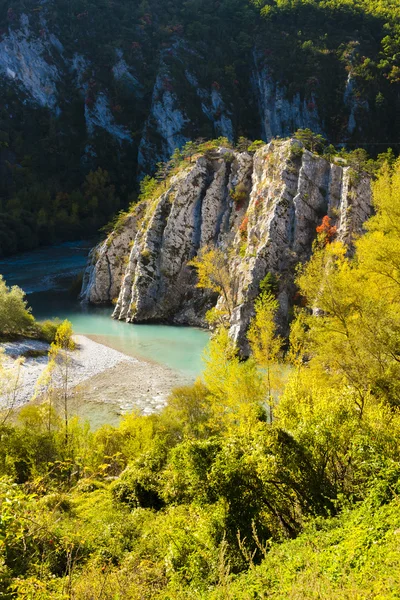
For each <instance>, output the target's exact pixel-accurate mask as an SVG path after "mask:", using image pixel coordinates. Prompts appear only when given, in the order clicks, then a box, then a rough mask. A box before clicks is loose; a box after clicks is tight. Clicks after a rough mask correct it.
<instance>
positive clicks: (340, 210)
mask: <svg viewBox="0 0 400 600" xmlns="http://www.w3.org/2000/svg"><path fill="white" fill-rule="evenodd" d="M238 186H240V187H239V189H241V190H242V191H244V192H245V193H244V195H243V198H242V200H241V201H240V202H239V203H238V202H235V201H234V200H233V197H234V196H235V194H234V192H235V190H236V189H237V188H238ZM370 212H371V186H370V180H369V178H368V177H366V176H365V177H364V176H357V177H354V173H352V171H351V169H349V168H348V167H344V166H341V165H338V164H334V163H330V162H328V161H327V160H325V159H324V158H322V157H320V156H317V155H315V154H312V153H311V152H309V151H307V150H305V149H304V148H303V147H302V145H301V143H300V142H298V141H297V140H287V141H272V142H270V143H269V144H267V145H265V146H263V147H261V148H260V149H259V150H258V151H257V152H256V153H255V154H254V155H251V154H249V153H247V152H242V153H241V152H236V151H234V152H232V151H231V150H229V149H227V148H219V149H217V150H215V151H213V152H212V153H208V154H207V155H204V156H199V157H197V159H196V161H195V162H194V163H193V164H191V163H187V164H185V165H184V166H183V167H182V169H181V171H180V172H179V174H178V175H176V176H175V177H174V178H173V179H172V180H171V181H170V183H169V185H168V188H167V189H166V190H165V191H164V193H162V194H161V195H160V196H159V197H158V198H154V199H152V200H148V201H146V202H142V203H141V204H140V205H139V206H138V207H137V208H136V210H135V213H132V215H130V217H129V218H127V220H126V222H125V223H124V224H123V225H122V227H121V229H120V230H119V231H118V232H114V233H113V234H111V236H110V237H109V238H108V240H106V242H104V243H103V244H102V245H101V246H99V247H98V248H97V249H95V250H94V251H93V252H92V256H91V260H90V261H89V264H88V267H87V271H86V274H85V280H84V289H83V293H82V295H83V298H84V299H86V300H88V301H90V302H93V303H102V302H110V301H111V300H114V302H115V301H116V306H115V310H114V315H113V316H114V318H116V319H122V320H125V321H129V322H139V323H143V322H162V321H168V322H174V323H181V324H190V325H200V326H204V325H205V313H206V311H207V310H209V309H210V308H211V307H213V306H215V305H216V304H218V303H220V304H221V303H222V302H223V299H222V298H218V296H216V295H215V294H212V293H210V292H208V291H205V290H200V289H199V288H197V287H196V281H197V280H196V273H195V272H194V270H193V268H192V267H190V266H188V262H189V261H190V260H191V259H192V258H194V257H195V256H196V255H197V254H198V252H199V250H200V249H201V248H204V247H206V246H208V247H217V248H220V249H221V250H222V251H223V252H224V253H225V255H226V260H227V265H228V267H229V269H230V272H231V274H232V275H233V277H232V285H233V286H234V289H232V290H231V292H232V297H233V298H234V299H235V309H234V310H233V314H232V315H231V319H230V334H231V336H232V338H234V339H235V340H236V341H237V342H238V344H239V345H240V346H241V347H242V348H243V349H244V350H245V347H246V332H247V329H248V325H249V322H250V319H251V317H252V315H253V310H254V300H255V298H256V297H257V295H258V294H259V288H260V282H261V281H262V279H263V278H264V277H265V276H266V274H267V273H272V274H274V275H276V276H278V278H279V279H278V280H279V284H278V285H279V289H278V297H279V301H280V322H281V324H282V327H285V326H286V325H287V323H288V318H289V311H290V307H291V305H292V302H293V295H294V291H295V290H294V285H293V277H294V270H295V267H296V265H297V264H298V263H299V262H304V261H305V260H307V259H308V258H309V256H310V253H311V248H312V243H313V241H314V239H315V236H316V227H317V226H318V225H319V224H320V222H321V220H322V218H323V217H324V216H325V215H329V216H330V217H331V220H332V225H336V227H337V230H338V237H339V239H341V240H343V241H344V242H345V243H346V244H349V245H350V244H351V242H352V240H353V239H354V236H355V235H357V234H359V233H361V231H362V225H363V223H364V221H365V220H366V219H367V218H368V217H369V215H370ZM116 298H117V300H115V299H116Z"/></svg>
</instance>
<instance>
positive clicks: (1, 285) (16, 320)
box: [0, 275, 35, 337]
mask: <svg viewBox="0 0 400 600" xmlns="http://www.w3.org/2000/svg"><path fill="white" fill-rule="evenodd" d="M34 323H35V320H34V318H33V316H32V315H31V309H30V308H28V305H27V302H26V300H25V293H24V292H23V291H22V290H21V288H19V287H18V286H16V285H14V286H13V287H12V288H10V287H7V285H6V283H5V281H4V279H3V277H2V276H1V275H0V336H6V337H8V336H16V335H21V334H24V333H28V332H29V331H30V330H31V329H32V328H33V326H34Z"/></svg>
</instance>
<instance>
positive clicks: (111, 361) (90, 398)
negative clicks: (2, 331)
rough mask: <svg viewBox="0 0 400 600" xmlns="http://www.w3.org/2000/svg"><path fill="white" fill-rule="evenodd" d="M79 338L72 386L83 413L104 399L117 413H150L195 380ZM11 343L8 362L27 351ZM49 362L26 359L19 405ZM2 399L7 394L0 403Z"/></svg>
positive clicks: (43, 358)
mask: <svg viewBox="0 0 400 600" xmlns="http://www.w3.org/2000/svg"><path fill="white" fill-rule="evenodd" d="M74 339H75V341H76V344H77V349H76V350H75V351H74V352H72V353H71V365H70V373H69V387H70V389H73V397H74V402H75V404H76V406H79V407H80V410H79V411H78V410H77V412H78V413H81V414H82V415H85V414H86V413H88V414H89V413H90V412H93V407H94V406H96V405H99V404H107V405H108V406H109V407H110V408H112V411H113V412H114V414H116V415H120V414H123V413H126V412H131V411H133V410H139V411H140V412H142V413H143V414H150V413H152V412H156V411H159V410H161V409H162V408H163V406H165V402H166V398H167V396H168V394H169V393H170V391H171V389H173V388H174V387H177V386H180V385H185V384H189V383H191V382H190V381H189V380H188V379H187V378H185V377H184V376H183V375H180V374H179V373H176V372H175V371H172V370H170V369H168V368H167V367H163V366H161V365H158V364H153V363H150V362H146V361H142V360H140V361H139V360H137V359H136V358H133V357H131V356H127V355H126V354H123V353H122V352H119V351H117V350H114V349H113V348H110V347H109V346H105V345H104V344H99V343H98V342H96V341H94V340H92V339H90V338H88V337H86V336H82V335H76V336H74ZM6 346H7V347H5V345H3V347H4V349H5V351H6V365H7V366H10V365H11V364H12V358H11V357H13V358H15V357H16V356H18V354H20V353H23V352H25V351H26V343H24V342H15V343H12V344H7V345H6ZM46 366H47V356H39V357H36V358H26V359H25V362H24V364H23V365H22V367H21V377H20V382H19V385H18V389H17V393H16V403H15V404H16V406H19V407H20V406H23V405H25V404H27V403H29V402H30V401H31V399H32V397H33V395H34V392H35V388H36V384H37V381H38V379H39V377H40V376H41V375H42V373H43V371H44V369H45V368H46ZM56 381H57V379H56ZM4 402H5V398H4V397H3V404H4ZM1 403H2V398H0V406H1ZM85 405H86V408H87V410H85ZM82 407H83V408H82Z"/></svg>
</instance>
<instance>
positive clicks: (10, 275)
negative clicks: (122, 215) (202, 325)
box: [0, 242, 209, 379]
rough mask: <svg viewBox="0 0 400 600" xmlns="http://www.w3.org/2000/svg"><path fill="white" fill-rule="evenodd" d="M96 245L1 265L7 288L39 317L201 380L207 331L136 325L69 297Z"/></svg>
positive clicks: (45, 251)
mask: <svg viewBox="0 0 400 600" xmlns="http://www.w3.org/2000/svg"><path fill="white" fill-rule="evenodd" d="M89 247H90V244H89V243H88V242H73V243H65V244H60V245H58V246H52V247H49V248H42V249H39V250H35V251H33V252H28V253H26V254H20V255H17V256H14V257H11V258H8V259H5V260H0V274H1V275H3V277H4V279H5V280H6V282H7V285H19V286H20V287H21V288H22V289H23V290H24V291H25V292H26V294H27V298H28V303H29V305H30V306H31V307H32V310H33V314H34V316H35V317H36V318H37V319H39V320H43V319H48V318H53V317H58V318H60V319H68V320H70V321H71V322H72V326H73V329H74V331H75V333H78V334H82V335H90V336H96V338H98V339H102V340H104V343H106V344H107V345H108V346H111V347H112V348H115V349H116V350H119V351H121V352H124V353H126V354H129V355H130V356H134V357H136V358H142V359H145V360H151V361H154V362H156V363H159V364H161V365H163V366H167V367H169V368H170V369H172V370H174V371H177V372H179V373H181V374H183V375H185V376H186V377H190V378H192V379H195V378H196V377H197V376H198V375H200V373H201V371H202V367H203V363H202V358H201V356H202V353H203V351H204V348H205V346H206V345H207V343H208V340H209V335H208V333H207V332H206V331H202V330H200V329H195V328H192V327H174V326H168V325H132V324H128V323H123V322H120V321H114V320H113V319H111V312H112V308H111V307H103V308H95V307H85V306H82V305H81V304H80V303H79V302H78V301H77V300H76V298H74V296H73V295H72V294H71V293H70V292H69V290H70V287H71V283H72V282H73V280H74V278H76V277H77V276H78V274H79V273H80V272H82V270H83V269H84V266H85V263H86V259H87V254H88V251H89Z"/></svg>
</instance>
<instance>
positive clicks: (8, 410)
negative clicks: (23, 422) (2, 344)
mask: <svg viewBox="0 0 400 600" xmlns="http://www.w3.org/2000/svg"><path fill="white" fill-rule="evenodd" d="M24 362H25V359H24V358H22V357H20V358H17V360H15V361H14V362H13V364H12V365H10V366H7V365H6V363H5V360H4V351H3V350H2V349H0V425H4V424H5V423H6V422H7V421H8V420H9V418H10V417H11V416H12V414H13V412H14V409H15V407H16V404H17V399H18V390H19V389H20V386H21V383H22V381H21V375H22V372H21V369H22V365H23V364H24Z"/></svg>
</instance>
